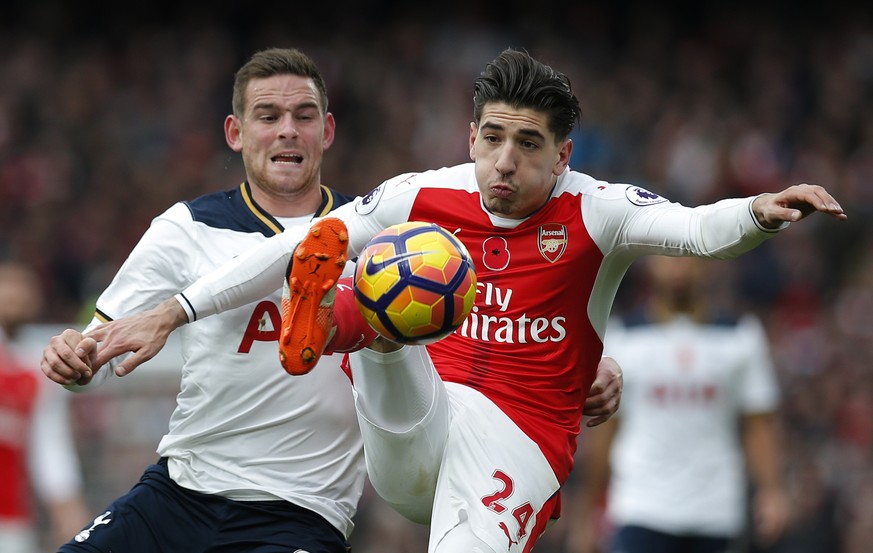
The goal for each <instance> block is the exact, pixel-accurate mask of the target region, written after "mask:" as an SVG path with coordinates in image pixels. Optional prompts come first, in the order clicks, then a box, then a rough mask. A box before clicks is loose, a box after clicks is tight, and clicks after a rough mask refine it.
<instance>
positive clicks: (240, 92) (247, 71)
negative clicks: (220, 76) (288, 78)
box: [232, 48, 327, 118]
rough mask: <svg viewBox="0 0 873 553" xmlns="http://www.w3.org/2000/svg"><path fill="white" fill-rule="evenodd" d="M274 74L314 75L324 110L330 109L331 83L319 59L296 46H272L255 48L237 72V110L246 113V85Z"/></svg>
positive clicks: (240, 116)
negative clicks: (320, 68) (317, 63)
mask: <svg viewBox="0 0 873 553" xmlns="http://www.w3.org/2000/svg"><path fill="white" fill-rule="evenodd" d="M274 75H298V76H300V77H308V78H310V79H312V82H313V83H315V88H316V89H318V96H319V99H320V103H321V113H322V115H324V114H326V113H327V85H325V83H324V77H322V76H321V71H319V70H318V66H317V65H315V62H314V61H312V59H311V58H310V57H309V56H307V55H306V54H304V53H303V52H301V51H300V50H297V49H296V48H268V49H266V50H261V51H259V52H255V54H254V55H252V57H251V58H249V61H247V62H246V63H245V65H243V66H242V67H240V68H239V70H238V71H237V72H236V76H235V78H234V82H233V100H232V107H233V114H234V115H236V116H237V117H239V118H242V116H243V115H244V113H245V102H246V98H245V96H246V87H248V84H249V81H251V80H252V79H266V78H269V77H272V76H274Z"/></svg>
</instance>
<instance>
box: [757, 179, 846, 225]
mask: <svg viewBox="0 0 873 553" xmlns="http://www.w3.org/2000/svg"><path fill="white" fill-rule="evenodd" d="M816 211H820V212H822V213H827V214H828V215H832V216H833V217H835V218H836V219H839V220H840V221H845V220H846V219H847V218H848V217H847V216H846V214H845V213H844V212H843V208H842V207H840V204H839V203H837V200H835V199H834V197H833V196H831V195H830V194H829V193H828V191H827V190H825V189H824V188H822V187H821V186H818V185H812V184H796V185H794V186H790V187H788V188H786V189H785V190H783V191H782V192H779V193H778V194H761V195H760V196H758V197H757V198H755V200H754V201H753V202H752V213H753V214H754V215H755V218H756V219H757V220H758V223H760V224H761V226H762V227H764V228H769V229H775V228H779V227H780V226H781V225H782V224H784V223H791V222H795V221H799V220H801V219H803V218H804V217H806V216H807V215H810V214H812V213H815V212H816Z"/></svg>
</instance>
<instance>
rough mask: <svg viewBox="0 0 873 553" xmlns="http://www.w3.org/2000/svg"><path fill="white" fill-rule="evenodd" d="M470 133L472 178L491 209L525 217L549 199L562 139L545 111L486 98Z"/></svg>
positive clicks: (502, 213)
mask: <svg viewBox="0 0 873 553" xmlns="http://www.w3.org/2000/svg"><path fill="white" fill-rule="evenodd" d="M470 133H471V134H470V142H471V144H470V156H471V158H472V159H473V160H474V161H475V163H476V180H477V183H478V187H479V191H480V193H481V195H482V201H483V203H484V204H485V207H486V208H487V209H488V210H489V211H490V212H492V213H494V214H495V215H499V216H502V217H506V218H509V219H523V218H525V217H528V216H530V215H531V214H532V213H533V212H535V211H536V210H537V209H539V208H541V207H542V206H543V205H544V204H545V203H546V202H547V201H548V199H549V197H550V195H551V191H552V189H553V188H554V185H555V182H556V180H557V176H556V175H557V174H558V173H559V172H560V170H559V162H560V161H561V159H562V152H563V150H562V148H563V144H564V143H557V142H556V141H555V136H554V134H553V133H552V132H551V131H550V130H549V129H548V117H547V115H546V114H545V113H542V112H539V111H536V110H532V109H528V108H513V107H511V106H509V105H508V104H504V103H495V104H488V105H486V106H485V108H484V109H483V110H482V116H481V118H480V122H479V125H478V126H477V125H475V124H472V125H471V130H470Z"/></svg>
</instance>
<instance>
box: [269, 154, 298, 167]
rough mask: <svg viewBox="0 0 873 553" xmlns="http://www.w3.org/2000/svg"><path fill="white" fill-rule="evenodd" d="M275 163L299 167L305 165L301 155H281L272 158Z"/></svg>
mask: <svg viewBox="0 0 873 553" xmlns="http://www.w3.org/2000/svg"><path fill="white" fill-rule="evenodd" d="M270 161H272V162H273V163H279V164H288V165H299V164H301V163H303V156H302V155H300V154H279V155H276V156H273V157H271V158H270Z"/></svg>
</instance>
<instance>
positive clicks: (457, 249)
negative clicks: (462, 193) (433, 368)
mask: <svg viewBox="0 0 873 553" xmlns="http://www.w3.org/2000/svg"><path fill="white" fill-rule="evenodd" d="M475 299H476V268H475V267H474V266H473V261H472V260H471V259H470V254H469V253H467V248H465V247H464V245H463V244H461V242H460V240H458V239H457V238H455V237H454V236H453V235H452V234H451V233H450V232H448V231H447V230H445V229H444V228H442V227H440V226H439V225H435V224H433V223H422V222H417V221H410V222H407V223H400V224H398V225H393V226H390V227H388V228H386V229H385V230H383V231H382V232H380V233H379V234H377V235H376V236H374V237H373V239H372V240H370V241H369V242H368V243H367V245H366V247H365V248H364V250H363V251H362V252H361V255H360V256H358V262H357V266H356V267H355V303H357V305H358V309H359V310H360V311H361V314H362V315H363V316H364V318H365V319H366V320H367V323H368V324H369V325H370V326H371V327H373V329H374V330H375V331H376V332H378V333H379V334H381V335H383V336H385V337H386V338H388V339H389V340H392V341H394V342H400V343H404V344H430V343H433V342H436V341H437V340H439V339H441V338H444V337H445V336H448V335H449V334H451V333H452V332H454V330H455V329H456V328H458V327H459V326H461V324H462V323H463V322H464V319H466V318H467V315H469V314H470V310H471V309H473V302H474V300H475Z"/></svg>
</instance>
